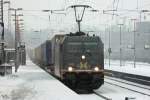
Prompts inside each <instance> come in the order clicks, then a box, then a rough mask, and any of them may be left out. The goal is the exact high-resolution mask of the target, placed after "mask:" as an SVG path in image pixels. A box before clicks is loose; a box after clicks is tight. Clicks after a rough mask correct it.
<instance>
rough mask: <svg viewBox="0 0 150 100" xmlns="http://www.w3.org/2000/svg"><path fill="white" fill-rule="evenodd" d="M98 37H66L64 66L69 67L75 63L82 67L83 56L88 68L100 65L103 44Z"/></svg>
mask: <svg viewBox="0 0 150 100" xmlns="http://www.w3.org/2000/svg"><path fill="white" fill-rule="evenodd" d="M99 42H100V41H99V39H98V38H97V37H83V38H82V39H80V38H79V37H78V38H76V37H74V38H71V39H66V41H65V43H64V44H65V45H64V53H63V56H64V57H63V58H64V59H63V66H64V67H65V68H67V67H68V66H69V65H74V66H75V67H77V68H80V62H81V59H82V56H84V57H85V60H86V62H87V64H88V68H91V67H94V66H96V65H100V59H101V57H100V56H101V53H102V52H101V50H100V48H101V46H100V43H99Z"/></svg>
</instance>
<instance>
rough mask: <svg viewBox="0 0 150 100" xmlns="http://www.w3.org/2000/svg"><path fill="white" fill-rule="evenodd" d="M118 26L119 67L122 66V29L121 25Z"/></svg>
mask: <svg viewBox="0 0 150 100" xmlns="http://www.w3.org/2000/svg"><path fill="white" fill-rule="evenodd" d="M118 25H119V27H120V67H121V66H122V32H121V31H122V30H121V28H122V26H123V24H118Z"/></svg>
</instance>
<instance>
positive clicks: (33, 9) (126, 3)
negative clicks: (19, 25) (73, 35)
mask: <svg viewBox="0 0 150 100" xmlns="http://www.w3.org/2000/svg"><path fill="white" fill-rule="evenodd" d="M114 1H115V2H114ZM117 1H119V3H118V7H117ZM113 2H114V8H118V13H119V14H122V16H127V17H135V18H138V14H139V13H137V12H135V11H134V12H133V11H132V12H131V11H130V12H126V11H122V9H126V10H136V9H139V10H140V9H149V8H150V0H11V7H12V8H23V9H24V11H23V12H18V13H23V14H24V17H23V18H24V20H25V21H24V23H25V29H26V30H29V29H37V30H40V29H48V28H49V27H52V28H58V25H59V26H61V28H64V29H67V28H68V27H69V28H70V30H72V29H74V26H73V25H75V24H76V23H75V19H74V13H73V11H71V10H69V11H70V12H69V14H67V16H64V15H51V23H50V21H49V14H48V13H43V12H41V10H43V9H64V8H66V7H68V6H69V5H72V4H86V5H90V6H92V7H93V8H94V9H98V10H100V12H99V13H89V12H86V13H85V16H84V20H83V23H82V24H83V26H84V25H86V26H88V28H89V29H92V28H93V27H96V26H99V25H103V24H106V23H107V24H108V23H110V22H111V21H112V16H110V15H104V14H102V13H103V11H102V10H110V9H113ZM119 10H121V11H119ZM111 13H112V12H111ZM114 19H117V20H118V18H115V17H114ZM114 19H113V20H114ZM114 22H115V23H116V20H115V21H114ZM61 23H62V24H61ZM69 28H68V30H69ZM86 28H87V27H86ZM58 30H59V29H58Z"/></svg>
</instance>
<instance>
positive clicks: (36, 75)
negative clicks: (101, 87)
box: [0, 61, 84, 100]
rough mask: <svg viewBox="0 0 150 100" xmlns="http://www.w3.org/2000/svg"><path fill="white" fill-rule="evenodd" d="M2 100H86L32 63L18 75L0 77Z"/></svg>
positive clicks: (0, 97)
mask: <svg viewBox="0 0 150 100" xmlns="http://www.w3.org/2000/svg"><path fill="white" fill-rule="evenodd" d="M0 100H84V99H83V98H82V97H81V96H79V95H78V94H76V93H75V92H73V91H72V90H70V89H69V88H67V87H66V86H64V85H63V84H62V83H61V82H59V81H58V80H56V79H55V78H54V77H52V76H50V75H49V74H47V73H46V72H44V71H43V70H41V69H40V68H39V67H37V66H36V65H34V64H33V63H32V62H31V61H27V66H20V68H19V70H18V72H17V73H14V71H13V74H12V75H8V76H5V77H1V76H0Z"/></svg>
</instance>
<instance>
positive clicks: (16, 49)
mask: <svg viewBox="0 0 150 100" xmlns="http://www.w3.org/2000/svg"><path fill="white" fill-rule="evenodd" d="M9 10H12V11H14V15H13V16H15V20H14V21H15V72H17V70H18V68H19V62H18V61H19V57H18V42H19V41H18V34H17V18H18V16H23V15H21V14H19V15H17V11H21V10H22V8H16V9H14V8H10V9H9Z"/></svg>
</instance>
